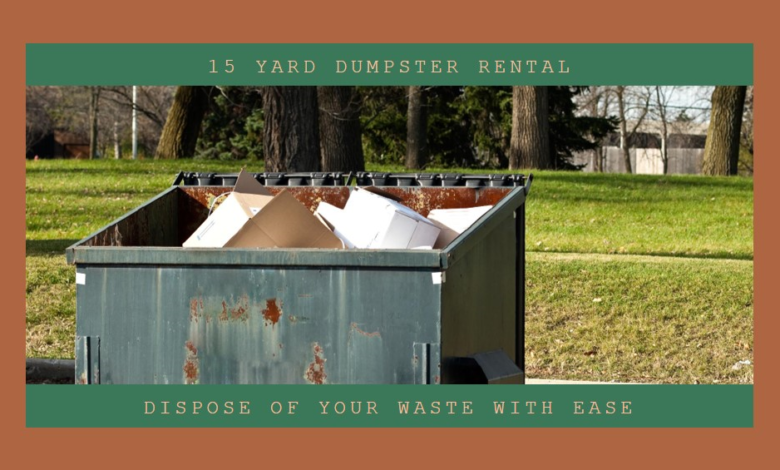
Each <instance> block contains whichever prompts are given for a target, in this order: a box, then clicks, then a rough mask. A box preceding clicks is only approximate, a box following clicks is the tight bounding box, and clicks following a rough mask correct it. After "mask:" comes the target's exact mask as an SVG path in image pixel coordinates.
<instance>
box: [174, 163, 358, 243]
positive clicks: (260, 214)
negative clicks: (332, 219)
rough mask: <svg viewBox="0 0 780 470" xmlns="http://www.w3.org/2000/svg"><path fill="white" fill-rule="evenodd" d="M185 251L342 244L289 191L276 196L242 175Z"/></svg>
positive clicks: (245, 174) (199, 228)
mask: <svg viewBox="0 0 780 470" xmlns="http://www.w3.org/2000/svg"><path fill="white" fill-rule="evenodd" d="M183 246H184V247H185V248H222V247H232V248H342V247H343V245H342V243H341V240H339V239H338V237H336V235H334V234H333V232H331V231H330V230H328V228H327V227H326V226H324V225H323V224H322V223H320V221H319V220H317V218H316V217H314V215H313V214H312V213H311V212H310V211H309V210H308V209H307V208H306V207H305V206H304V205H303V204H301V203H300V202H298V200H297V199H295V197H294V196H293V195H292V194H290V193H289V192H287V191H284V190H283V191H281V192H280V193H279V194H277V195H276V196H272V195H271V193H270V191H268V190H267V189H266V188H265V187H264V186H263V185H261V184H260V183H258V182H257V181H256V180H255V179H254V178H253V177H252V176H251V175H250V174H248V173H246V172H244V171H242V172H241V173H240V174H239V175H238V180H237V181H236V185H235V187H234V188H233V192H232V193H231V194H230V195H229V196H227V198H226V199H225V201H224V202H222V204H220V205H219V207H218V208H217V209H216V210H214V212H213V213H212V214H211V215H210V216H209V217H208V218H207V219H206V221H205V222H203V224H201V226H200V227H198V229H197V230H195V232H194V233H193V234H192V236H190V238H188V239H187V241H185V242H184V245H183Z"/></svg>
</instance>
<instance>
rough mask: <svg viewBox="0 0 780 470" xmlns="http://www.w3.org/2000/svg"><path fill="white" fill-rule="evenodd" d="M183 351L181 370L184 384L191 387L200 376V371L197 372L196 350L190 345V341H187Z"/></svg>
mask: <svg viewBox="0 0 780 470" xmlns="http://www.w3.org/2000/svg"><path fill="white" fill-rule="evenodd" d="M184 350H185V352H186V356H185V359H184V367H182V370H183V371H184V383H185V384H187V385H193V384H196V383H198V377H199V375H200V371H199V370H198V362H199V361H198V348H196V347H195V345H194V344H192V341H187V342H186V343H184Z"/></svg>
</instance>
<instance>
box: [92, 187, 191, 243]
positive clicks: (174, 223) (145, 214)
mask: <svg viewBox="0 0 780 470" xmlns="http://www.w3.org/2000/svg"><path fill="white" fill-rule="evenodd" d="M179 197H180V195H179V190H178V189H177V188H172V189H170V190H168V191H165V192H164V193H162V194H160V195H158V196H157V197H155V198H153V199H152V200H150V201H149V202H147V203H146V204H144V205H142V206H140V207H139V208H137V209H135V210H134V211H132V212H130V213H129V214H127V215H125V216H123V217H122V218H120V219H117V220H115V221H113V222H111V223H110V224H109V225H108V226H106V227H104V228H103V229H101V230H100V231H98V232H96V233H94V234H92V235H90V236H89V237H87V238H86V239H84V240H83V241H81V242H80V243H79V244H78V245H79V246H85V247H86V246H176V245H178V244H179V243H178V240H179V229H178V227H179V204H178V201H179Z"/></svg>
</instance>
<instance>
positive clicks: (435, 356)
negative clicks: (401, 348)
mask: <svg viewBox="0 0 780 470" xmlns="http://www.w3.org/2000/svg"><path fill="white" fill-rule="evenodd" d="M413 354H414V356H413V357H412V369H413V370H414V383H415V384H435V385H438V384H440V383H441V348H440V346H439V343H414V351H413Z"/></svg>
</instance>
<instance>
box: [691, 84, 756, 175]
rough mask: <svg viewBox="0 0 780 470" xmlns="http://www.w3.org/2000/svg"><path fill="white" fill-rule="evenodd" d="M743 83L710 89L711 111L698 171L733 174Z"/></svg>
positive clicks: (735, 170)
mask: <svg viewBox="0 0 780 470" xmlns="http://www.w3.org/2000/svg"><path fill="white" fill-rule="evenodd" d="M746 92H747V87H745V86H717V87H715V91H713V92H712V114H711V117H710V126H709V128H708V129H707V142H706V143H705V144H704V158H703V161H702V173H704V174H705V175H736V174H737V166H738V162H739V140H740V133H741V129H742V112H743V110H744V106H745V94H746Z"/></svg>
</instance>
